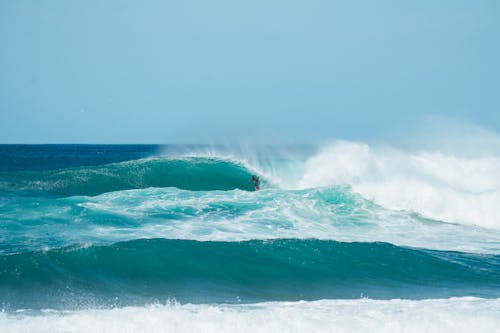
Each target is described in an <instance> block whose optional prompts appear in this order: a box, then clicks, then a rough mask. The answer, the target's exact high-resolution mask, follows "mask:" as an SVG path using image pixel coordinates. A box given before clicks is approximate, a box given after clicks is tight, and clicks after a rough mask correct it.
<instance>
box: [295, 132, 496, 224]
mask: <svg viewBox="0 0 500 333" xmlns="http://www.w3.org/2000/svg"><path fill="white" fill-rule="evenodd" d="M498 170H500V156H498V155H482V156H479V157H471V156H469V157H461V156H460V157H459V156H457V155H454V154H450V153H448V154H445V153H441V152H439V151H434V152H407V151H404V150H401V149H395V148H374V147H371V146H369V145H368V144H365V143H355V142H345V141H339V142H334V143H333V144H331V145H329V146H327V147H326V148H324V149H323V151H322V152H321V153H319V154H318V155H316V156H314V157H312V158H310V159H309V160H308V161H307V163H306V171H305V173H304V176H303V177H302V179H301V180H300V181H299V182H298V184H297V187H298V188H312V187H321V186H332V185H340V184H348V185H350V186H351V187H352V189H353V190H354V192H357V193H359V194H361V195H362V196H363V197H365V198H367V199H370V200H374V201H375V202H376V203H378V204H381V205H383V206H384V207H387V208H390V209H393V210H405V211H412V212H416V213H418V214H420V215H421V216H424V217H427V218H432V219H435V220H441V221H447V222H454V223H464V224H473V225H478V226H482V227H488V228H500V206H499V205H498V202H500V174H499V173H498Z"/></svg>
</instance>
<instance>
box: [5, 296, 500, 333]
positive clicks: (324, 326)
mask: <svg viewBox="0 0 500 333" xmlns="http://www.w3.org/2000/svg"><path fill="white" fill-rule="evenodd" d="M0 326H1V327H2V331H3V332H5V333H14V332H15V333H23V332H34V331H36V332H40V333H44V332H47V333H48V332H50V333H57V332H74V333H78V332H110V333H112V332H139V331H141V332H252V333H255V332H332V331H333V332H339V333H342V332H349V333H356V332H363V333H365V332H367V331H368V330H369V331H370V332H372V333H377V332H381V333H382V332H383V333H392V332H398V333H401V332H427V333H434V332H436V333H446V332H453V333H462V332H464V333H465V332H467V333H469V332H490V333H498V332H500V300H499V299H491V300H487V299H478V298H452V299H439V300H424V301H407V300H390V301H374V300H369V299H360V300H349V301H346V300H322V301H314V302H303V301H302V302H278V303H273V302H269V303H258V304H253V305H192V304H186V305H178V304H170V305H158V306H146V307H126V308H116V309H108V310H83V311H50V310H46V311H43V312H42V313H41V314H38V315H33V314H29V313H24V312H19V313H17V314H7V313H0Z"/></svg>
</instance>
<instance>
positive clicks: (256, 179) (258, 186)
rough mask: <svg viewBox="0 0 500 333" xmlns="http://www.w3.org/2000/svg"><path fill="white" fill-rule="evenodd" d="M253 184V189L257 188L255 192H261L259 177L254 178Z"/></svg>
mask: <svg viewBox="0 0 500 333" xmlns="http://www.w3.org/2000/svg"><path fill="white" fill-rule="evenodd" d="M252 182H253V187H255V190H256V191H258V190H260V180H259V177H257V176H252Z"/></svg>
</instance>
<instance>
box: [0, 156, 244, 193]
mask: <svg viewBox="0 0 500 333" xmlns="http://www.w3.org/2000/svg"><path fill="white" fill-rule="evenodd" d="M250 178H251V172H250V171H249V170H248V169H246V168H245V167H243V166H242V165H240V164H238V163H235V162H231V161H228V160H222V159H217V158H204V157H199V158H198V157H190V158H182V159H171V158H152V159H142V160H133V161H127V162H121V163H113V164H107V165H102V166H84V167H78V168H69V169H59V170H46V171H18V172H2V173H0V191H3V192H28V193H29V194H33V193H42V194H46V193H49V194H52V195H56V196H74V195H98V194H102V193H106V192H111V191H120V190H129V189H141V188H148V187H177V188H180V189H185V190H193V191H199V190H206V191H209V190H233V189H241V190H247V191H251V190H253V186H252V184H251V182H250Z"/></svg>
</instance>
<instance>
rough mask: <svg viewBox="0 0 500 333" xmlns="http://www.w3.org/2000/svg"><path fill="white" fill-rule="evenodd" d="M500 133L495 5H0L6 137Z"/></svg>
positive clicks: (181, 139)
mask: <svg viewBox="0 0 500 333" xmlns="http://www.w3.org/2000/svg"><path fill="white" fill-rule="evenodd" d="M426 114H431V115H435V114H438V115H442V116H451V117H457V118H460V119H466V120H471V121H473V122H475V123H477V124H479V125H482V126H486V127H488V128H490V129H493V130H494V131H500V1H498V0H489V1H482V0H474V1H472V0H440V1H435V0H409V1H400V0H394V1H384V0H381V1H380V0H379V1H368V0H366V1H357V0H349V1H334V0H325V1H315V0H310V1H293V0H283V1H274V0H265V1H264V0H255V1H238V0H228V1H218V0H213V1H206V0H200V1H190V0H179V1H173V0H170V1H169V0H161V1H153V0H150V1H148V0H144V1H142V0H141V1H139V0H137V1H130V0H106V1H101V0H98V1H97V0H31V1H27V0H0V143H216V142H222V143H225V142H228V141H229V142H233V141H238V140H243V141H250V142H251V141H254V142H265V141H269V142H275V141H276V142H311V141H315V140H322V139H327V138H346V139H361V140H363V139H367V138H374V137H378V136H381V135H384V133H386V132H389V131H392V130H393V129H394V128H398V127H399V128H401V127H405V126H411V124H412V123H413V122H414V121H415V119H417V118H419V117H420V116H421V115H426Z"/></svg>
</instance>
